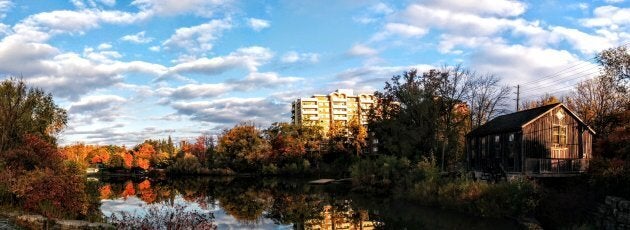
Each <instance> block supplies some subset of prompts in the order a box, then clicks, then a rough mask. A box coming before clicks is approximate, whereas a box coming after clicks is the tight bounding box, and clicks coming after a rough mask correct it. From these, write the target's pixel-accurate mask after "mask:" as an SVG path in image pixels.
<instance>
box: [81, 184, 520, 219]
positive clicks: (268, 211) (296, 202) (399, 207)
mask: <svg viewBox="0 0 630 230" xmlns="http://www.w3.org/2000/svg"><path fill="white" fill-rule="evenodd" d="M307 181H308V180H305V179H304V180H286V179H278V178H264V179H261V178H188V179H181V180H170V181H151V180H138V181H131V180H129V181H110V182H104V181H102V180H101V181H99V182H91V183H92V185H91V186H88V190H91V193H93V194H92V196H93V197H94V196H98V198H99V199H100V207H99V208H98V209H95V211H97V212H101V213H102V215H104V216H108V217H109V216H118V217H120V216H121V215H122V214H123V213H124V214H125V215H127V216H128V217H143V216H145V217H146V216H150V215H151V213H152V211H151V210H157V209H159V210H168V209H169V208H170V210H172V209H173V208H174V207H179V208H181V209H183V210H184V211H189V212H196V213H203V214H210V215H212V216H213V219H211V221H212V223H213V224H214V225H216V226H217V227H218V229H332V228H333V227H334V228H336V229H375V228H376V229H515V228H517V227H518V226H516V225H515V223H513V222H512V221H509V220H504V219H482V218H477V217H472V216H467V215H464V214H460V213H455V212H450V211H444V210H440V209H435V208H430V207H423V206H417V205H413V204H410V203H409V202H404V201H400V200H394V199H391V198H383V197H373V196H366V195H361V194H356V193H353V192H351V191H350V189H349V186H347V185H325V186H322V185H309V184H308V183H307ZM89 188H92V189H89ZM181 211H182V210H179V211H177V212H181ZM177 212H175V213H177ZM154 214H155V213H154ZM160 218H163V217H159V218H157V219H160ZM167 218H168V217H167Z"/></svg>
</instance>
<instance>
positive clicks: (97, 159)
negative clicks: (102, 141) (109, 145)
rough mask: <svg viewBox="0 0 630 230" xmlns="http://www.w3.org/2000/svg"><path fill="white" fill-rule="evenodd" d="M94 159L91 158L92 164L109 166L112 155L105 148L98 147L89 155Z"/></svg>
mask: <svg viewBox="0 0 630 230" xmlns="http://www.w3.org/2000/svg"><path fill="white" fill-rule="evenodd" d="M89 155H90V156H92V158H90V159H91V160H90V163H91V164H103V165H107V164H108V163H109V158H110V153H109V151H107V149H106V148H104V147H97V148H95V149H94V150H92V151H91V152H90V153H89Z"/></svg>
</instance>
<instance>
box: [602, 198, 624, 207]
mask: <svg viewBox="0 0 630 230" xmlns="http://www.w3.org/2000/svg"><path fill="white" fill-rule="evenodd" d="M620 200H621V198H619V197H614V196H607V197H606V201H605V202H606V205H608V206H611V207H617V203H619V201H620Z"/></svg>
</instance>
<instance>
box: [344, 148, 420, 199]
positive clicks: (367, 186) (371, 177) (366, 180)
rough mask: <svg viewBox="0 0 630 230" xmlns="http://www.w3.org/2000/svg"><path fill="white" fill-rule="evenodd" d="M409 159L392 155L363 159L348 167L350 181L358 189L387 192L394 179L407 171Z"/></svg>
mask: <svg viewBox="0 0 630 230" xmlns="http://www.w3.org/2000/svg"><path fill="white" fill-rule="evenodd" d="M409 164H410V162H409V160H407V159H406V158H402V159H399V158H397V157H394V156H378V157H377V158H375V159H363V160H360V161H358V162H357V163H355V164H353V165H352V166H351V167H350V171H351V175H352V183H353V184H354V185H355V186H357V188H358V189H360V190H366V191H371V192H377V193H387V192H390V191H391V189H392V188H394V185H395V182H396V180H399V179H401V178H403V177H404V176H405V175H406V174H407V173H409V171H410V170H409Z"/></svg>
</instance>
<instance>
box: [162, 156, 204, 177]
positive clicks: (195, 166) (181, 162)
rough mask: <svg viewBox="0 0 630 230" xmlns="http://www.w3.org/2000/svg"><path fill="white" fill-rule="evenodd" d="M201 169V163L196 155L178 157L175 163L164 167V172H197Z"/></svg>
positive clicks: (176, 173) (177, 173) (180, 173)
mask: <svg viewBox="0 0 630 230" xmlns="http://www.w3.org/2000/svg"><path fill="white" fill-rule="evenodd" d="M200 170H201V163H199V161H198V160H197V158H196V157H182V158H178V159H177V160H176V161H175V163H173V164H172V165H170V166H168V167H167V168H166V173H168V174H171V175H187V174H197V173H199V172H200Z"/></svg>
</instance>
